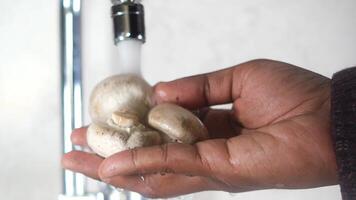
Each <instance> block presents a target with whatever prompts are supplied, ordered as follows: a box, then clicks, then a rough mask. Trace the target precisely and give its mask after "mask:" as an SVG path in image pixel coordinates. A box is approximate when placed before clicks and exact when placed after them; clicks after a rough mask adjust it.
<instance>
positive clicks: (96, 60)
mask: <svg viewBox="0 0 356 200" xmlns="http://www.w3.org/2000/svg"><path fill="white" fill-rule="evenodd" d="M144 3H145V8H146V22H147V43H146V44H145V47H144V56H143V73H144V76H145V77H146V78H147V79H148V81H149V82H151V83H152V84H153V83H155V82H157V81H161V80H171V79H175V78H178V77H181V76H186V75H191V74H196V73H203V72H208V71H212V70H216V69H220V68H223V67H228V66H232V65H234V64H237V63H240V62H243V61H246V60H249V59H253V58H261V57H264V58H272V59H277V60H283V61H286V62H290V63H293V64H296V65H299V66H302V67H305V68H308V69H311V70H313V71H316V72H319V73H321V74H323V75H326V76H331V74H332V73H333V72H336V71H338V70H340V69H342V68H345V67H349V66H352V65H356V56H355V53H356V26H355V25H356V12H354V10H355V8H356V1H354V0H342V1H340V0H299V1H286V0H269V1H264V0H224V1H221V0H195V1H191V0H179V1H177V0H176V1H173V0H164V1H163V0H162V1H158V0H155V1H154V0H146V1H144ZM58 5H59V2H58V1H48V0H32V1H25V0H17V1H0V45H1V46H0V125H1V126H0V152H1V153H0V194H1V197H0V198H1V199H7V200H19V199H27V200H50V199H53V200H54V199H56V195H57V194H58V193H59V191H60V178H59V172H60V167H59V159H60V155H59V154H60V145H59V143H60V142H59V140H60V137H59V134H60V131H59V129H60V122H59V119H60V118H59V102H60V101H59V29H58V10H59V8H58ZM83 8H84V17H83V18H84V22H83V26H84V33H85V34H84V46H83V47H84V49H83V50H84V54H83V58H84V71H85V72H84V81H85V91H84V95H85V99H87V97H88V94H89V92H90V90H91V89H92V87H93V85H94V84H95V83H96V82H97V81H99V80H100V79H102V78H104V77H105V76H107V75H109V74H111V73H112V72H113V71H115V70H114V69H113V68H114V67H115V52H114V47H112V39H111V25H110V18H109V0H86V1H84V5H83ZM85 105H87V101H85ZM85 120H86V122H88V117H87V113H86V117H85ZM194 198H196V199H239V200H247V199H254V200H258V199H264V200H266V199H267V200H269V199H270V200H272V199H273V200H279V199H280V200H282V199H283V200H297V199H298V200H299V199H303V200H309V199H310V200H314V199H316V198H318V199H323V200H328V199H330V200H335V199H340V198H341V197H340V194H339V188H338V187H326V188H320V189H311V190H300V191H287V190H282V191H277V190H270V191H259V192H251V193H243V194H238V195H235V196H230V195H229V194H226V193H218V192H209V193H200V194H196V195H194Z"/></svg>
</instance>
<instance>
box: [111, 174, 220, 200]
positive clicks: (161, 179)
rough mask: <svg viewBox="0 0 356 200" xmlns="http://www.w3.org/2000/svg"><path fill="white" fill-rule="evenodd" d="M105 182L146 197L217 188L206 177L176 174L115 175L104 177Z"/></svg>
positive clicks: (161, 196) (165, 196)
mask: <svg viewBox="0 0 356 200" xmlns="http://www.w3.org/2000/svg"><path fill="white" fill-rule="evenodd" d="M105 182H106V183H108V184H110V185H113V186H115V187H117V188H122V189H125V190H129V191H135V192H138V193H140V194H142V195H144V196H145V197H148V198H169V197H174V196H178V195H184V194H189V193H193V192H199V191H203V190H211V189H214V188H215V189H216V188H217V187H216V186H215V184H214V183H213V182H212V181H210V180H209V179H207V178H204V177H188V176H185V175H176V174H166V175H160V174H152V175H146V176H142V177H141V176H115V177H112V178H109V179H106V180H105Z"/></svg>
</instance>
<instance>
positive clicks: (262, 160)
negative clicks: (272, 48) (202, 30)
mask: <svg viewBox="0 0 356 200" xmlns="http://www.w3.org/2000/svg"><path fill="white" fill-rule="evenodd" d="M155 95H156V101H157V103H162V102H173V103H177V104H180V105H182V106H184V107H186V108H189V109H192V110H195V109H202V112H200V115H201V118H202V120H203V122H204V123H205V124H206V126H207V128H208V130H209V134H210V136H211V139H210V140H206V141H202V142H199V143H197V144H195V145H185V144H165V145H161V146H153V147H146V148H137V149H132V150H128V151H124V152H121V153H117V154H115V155H113V156H111V157H109V158H107V159H105V160H103V159H102V158H100V157H98V156H96V155H93V154H89V153H84V152H78V151H74V152H71V153H68V154H66V155H64V157H63V160H62V163H63V166H64V167H65V168H68V169H71V170H73V171H77V172H81V173H83V174H85V175H87V176H90V177H92V178H96V179H99V180H102V181H104V182H106V183H109V184H111V185H113V186H115V187H119V188H124V189H127V190H131V191H136V192H139V193H141V194H143V195H144V196H147V197H161V198H163V197H171V196H177V195H182V194H187V193H192V192H198V191H203V190H223V191H229V192H241V191H249V190H258V189H267V188H309V187H319V186H325V185H331V184H336V183H337V173H336V161H335V155H334V151H333V146H332V140H331V135H330V117H329V115H330V114H329V112H330V80H329V79H328V78H325V77H323V76H321V75H318V74H315V73H313V72H310V71H307V70H304V69H301V68H298V67H296V66H292V65H289V64H286V63H282V62H276V61H270V60H255V61H251V62H247V63H244V64H241V65H238V66H236V67H232V68H228V69H224V70H221V71H217V72H213V73H209V74H203V75H198V76H193V77H188V78H183V79H179V80H176V81H172V82H168V83H159V84H157V85H156V86H155ZM227 103H232V105H233V106H232V109H231V110H218V109H212V108H209V107H210V106H213V105H219V104H227ZM72 139H73V142H74V143H75V144H79V145H85V129H79V130H77V131H75V132H74V133H73V135H72Z"/></svg>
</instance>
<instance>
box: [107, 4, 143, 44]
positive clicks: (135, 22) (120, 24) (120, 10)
mask: <svg viewBox="0 0 356 200" xmlns="http://www.w3.org/2000/svg"><path fill="white" fill-rule="evenodd" d="M112 2H113V6H112V7H111V14H112V19H113V26H114V41H115V44H116V45H117V44H118V43H119V42H120V41H123V40H128V39H134V40H139V41H141V42H142V43H144V42H145V40H146V33H145V20H144V8H143V5H142V4H141V1H140V0H112Z"/></svg>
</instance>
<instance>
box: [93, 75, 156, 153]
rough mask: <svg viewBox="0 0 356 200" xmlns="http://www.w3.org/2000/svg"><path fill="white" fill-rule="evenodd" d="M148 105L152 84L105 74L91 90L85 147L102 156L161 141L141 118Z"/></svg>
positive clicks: (144, 114)
mask: <svg viewBox="0 0 356 200" xmlns="http://www.w3.org/2000/svg"><path fill="white" fill-rule="evenodd" d="M151 107H152V87H151V86H150V85H149V84H148V83H147V82H146V81H144V80H143V79H142V78H140V77H139V76H136V75H131V74H126V75H117V76H112V77H109V78H107V79H105V80H103V81H102V82H100V83H99V84H98V85H97V86H96V87H95V89H94V90H93V92H92V94H91V97H90V103H89V113H90V116H91V119H92V121H93V123H92V124H91V125H90V126H89V128H88V131H87V142H88V145H89V147H90V148H91V149H92V150H93V151H94V152H96V153H97V154H99V155H100V156H103V157H108V156H110V155H112V154H114V153H117V152H120V151H124V150H127V149H130V148H135V147H142V146H149V145H156V144H160V143H161V136H160V134H159V133H158V132H157V131H154V130H152V129H150V128H148V127H146V126H145V125H144V124H143V123H142V121H144V120H145V117H146V115H147V113H148V111H149V109H150V108H151Z"/></svg>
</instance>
